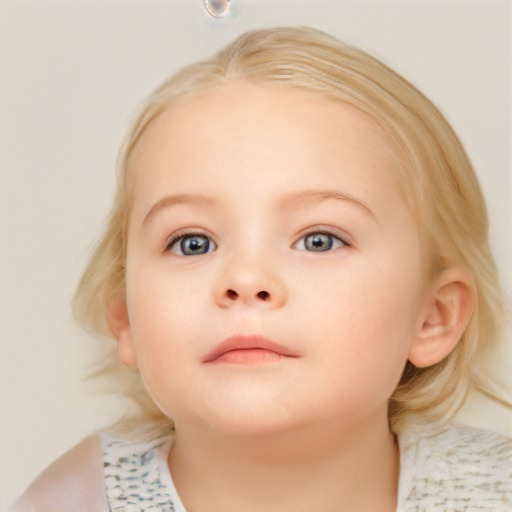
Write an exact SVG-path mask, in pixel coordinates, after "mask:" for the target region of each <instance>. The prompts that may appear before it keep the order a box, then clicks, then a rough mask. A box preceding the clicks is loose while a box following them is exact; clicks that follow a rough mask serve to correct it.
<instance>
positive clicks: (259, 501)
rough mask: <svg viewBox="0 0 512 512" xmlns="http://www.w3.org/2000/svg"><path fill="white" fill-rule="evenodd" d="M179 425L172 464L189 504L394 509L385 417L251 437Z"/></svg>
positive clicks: (394, 465) (393, 454)
mask: <svg viewBox="0 0 512 512" xmlns="http://www.w3.org/2000/svg"><path fill="white" fill-rule="evenodd" d="M176 432H177V433H176V439H175V442H174V445H173V449H172V450H171V453H170V455H169V466H170V468H171V472H172V475H173V479H174V482H175V484H176V488H177V490H178V493H179V494H180V496H181V498H182V500H183V503H184V505H185V507H186V509H187V510H188V511H189V512H201V511H204V510H212V511H215V512H235V511H236V512H256V511H258V512H260V511H261V510H265V511H266V512H282V511H283V510H294V511H297V512H299V511H301V512H302V511H304V512H306V511H307V512H309V511H318V510H322V511H336V512H341V511H343V510H347V511H351V512H355V511H367V510H372V511H382V512H384V511H392V510H395V507H396V496H397V487H398V472H399V467H398V466H399V461H398V459H399V457H398V449H397V447H396V444H395V441H394V437H393V435H392V434H391V433H390V432H389V431H388V428H387V420H386V421H385V422H384V423H383V424H377V425H376V424H371V425H364V426H363V425H360V426H359V428H356V429H353V428H351V429H350V432H347V431H346V430H345V429H343V428H342V427H340V426H339V425H321V426H318V425H315V426H312V427H309V428H303V429H300V430H298V431H294V432H292V433H290V432H287V433H280V434H272V435H261V436H251V437H250V438H249V437H245V438H244V437H234V436H224V435H222V434H218V433H215V432H205V431H204V429H201V431H200V432H199V431H195V430H194V429H193V428H186V429H182V430H181V431H180V429H179V427H177V430H176Z"/></svg>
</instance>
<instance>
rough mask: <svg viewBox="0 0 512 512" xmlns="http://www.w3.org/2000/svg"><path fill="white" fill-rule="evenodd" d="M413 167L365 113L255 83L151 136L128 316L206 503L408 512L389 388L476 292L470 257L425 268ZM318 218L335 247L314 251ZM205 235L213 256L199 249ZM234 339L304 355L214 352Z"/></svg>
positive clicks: (117, 324)
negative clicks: (465, 271)
mask: <svg viewBox="0 0 512 512" xmlns="http://www.w3.org/2000/svg"><path fill="white" fill-rule="evenodd" d="M399 165H401V162H400V158H399V156H398V152H397V151H396V149H395V146H394V141H393V140H392V139H391V138H390V137H389V135H388V134H387V133H386V132H385V131H384V130H383V129H382V128H381V127H380V126H379V125H377V124H376V123H375V122H374V121H373V120H372V119H371V118H370V117H369V116H368V115H366V114H365V113H363V112H361V111H359V110H357V109H356V108H354V107H352V106H350V105H348V104H344V103H341V102H335V101H334V100H331V99H327V98H324V97H320V96H317V95H313V94H311V93H307V92H303V91H299V90H293V89H292V90H290V89H286V90H282V89H275V88H264V87H260V86H255V85H249V84H244V83H239V84H232V85H230V86H225V87H223V88H221V89H218V90H215V91H212V92H210V93H208V94H206V95H205V96H202V97H199V98H195V99H193V100H189V101H187V102H185V103H184V104H182V105H181V106H179V107H176V108H174V109H172V110H170V111H167V112H165V113H163V114H162V115H161V116H160V117H159V118H158V119H157V120H156V121H154V122H153V124H152V125H151V126H150V127H149V128H148V130H147V131H146V132H145V134H144V135H143V137H142V139H141V140H140V142H139V144H138V146H137V148H136V149H135V151H134V154H133V156H132V160H131V166H132V170H133V171H134V172H135V173H136V176H137V177H136V184H135V194H134V202H133V208H132V212H131V217H130V225H129V231H128V247H127V264H126V283H127V287H126V302H122V303H118V304H115V305H114V306H113V307H112V312H111V325H112V326H113V331H114V332H115V333H116V335H117V338H118V341H119V353H120V356H121V358H122V360H123V361H124V362H125V363H126V364H128V365H131V366H138V368H139V369H140V371H141V374H142V376H143V379H144V382H145V384H146V387H147V388H148V391H149V392H150V394H151V395H152V397H153V398H154V400H155V402H156V403H157V404H158V405H159V406H160V408H161V409H162V410H163V411H164V412H165V414H167V415H168V416H169V417H171V418H173V420H174V422H175V425H176V440H175V443H174V446H173V449H172V451H171V453H170V456H169V465H170V468H171V472H172V475H173V478H174V480H175V483H176V487H177V489H178V492H179V494H180V496H181V498H182V500H183V502H184V504H185V506H186V507H187V510H189V511H190V512H194V511H198V510H199V511H200V510H215V511H234V510H236V511H237V512H238V511H253V510H254V511H255V510H262V509H264V510H267V511H271V512H272V511H282V510H296V511H301V510H308V511H312V510H322V511H323V510H337V511H339V510H351V511H356V510H394V509H395V507H396V494H397V481H398V473H399V468H398V450H397V447H396V444H395V440H394V437H393V435H392V434H391V433H390V432H389V429H388V420H387V402H388V399H389V397H390V396H391V394H392V392H393V390H394V388H395V387H396V385H397V383H398V380H399V378H400V375H401V373H402V370H403V367H404V365H405V363H406V361H407V359H408V358H409V359H411V360H412V361H413V362H415V364H417V365H418V366H421V365H428V364H432V362H436V361H437V360H440V359H442V358H443V357H444V356H445V355H446V354H447V353H449V351H450V350H451V349H452V348H453V346H454V345H455V343H456V339H458V335H459V331H460V329H461V328H463V326H464V325H465V319H464V317H463V315H462V318H461V315H460V312H461V311H463V312H466V311H469V309H470V305H471V304H470V303H471V300H470V298H468V297H469V296H468V293H467V292H466V288H467V287H466V286H465V281H464V278H463V275H462V274H461V272H459V271H458V270H454V271H452V272H451V273H449V272H448V273H444V274H443V276H442V277H439V278H437V279H436V281H435V282H433V283H432V282H426V281H425V279H424V276H425V272H424V268H422V259H421V254H420V245H421V244H420V239H419V230H418V227H417V225H416V223H415V220H414V218H413V216H412V215H411V213H410V211H409V210H408V208H407V206H406V203H405V201H404V199H403V196H402V193H401V190H400V188H399V186H398V183H397V182H396V178H395V177H396V175H397V173H396V169H397V167H398V166H399ZM320 191H321V192H320ZM314 232H320V233H323V234H324V235H325V236H324V235H323V238H322V239H321V241H320V242H322V243H325V244H326V245H325V246H322V248H325V247H328V245H329V243H331V242H332V244H333V246H332V248H330V249H329V250H322V251H312V250H308V247H310V246H308V244H309V243H311V242H312V241H313V237H312V236H311V233H314ZM191 234H193V235H195V236H196V238H195V239H194V240H195V242H197V243H201V244H205V243H208V244H209V250H208V252H205V253H204V254H200V253H197V254H193V255H184V254H182V253H180V250H181V248H182V244H181V242H182V240H183V236H189V237H190V236H191ZM180 237H182V238H180ZM198 237H199V238H198ZM189 240H191V239H190V238H189ZM317 242H318V240H317ZM320 245H321V243H320ZM460 304H463V307H460ZM457 305H459V306H457ZM452 306H457V307H452ZM455 310H457V311H458V313H457V314H455V313H453V311H455ZM448 324H449V325H450V326H451V327H450V329H448V328H447V326H448ZM448 330H449V331H450V335H449V336H448V335H445V333H447V332H448ZM434 334H435V336H434ZM233 335H237V336H248V335H258V336H263V337H265V338H266V339H269V340H272V341H273V342H275V343H278V344H280V345H282V346H284V347H286V353H287V356H281V357H274V356H272V354H269V353H268V352H266V353H262V352H261V351H260V352H258V353H253V354H252V355H251V354H249V353H242V352H237V353H233V354H234V355H232V357H231V358H229V357H228V358H227V359H226V360H222V361H220V362H219V361H216V362H213V363H212V362H211V361H209V360H208V355H209V354H211V352H212V350H215V348H216V347H218V345H219V343H221V342H222V341H223V340H225V339H226V338H228V337H230V336H233ZM455 338H456V339H455ZM262 354H263V355H262ZM198 489H200V490H201V492H197V491H198ZM262 507H263V508H262Z"/></svg>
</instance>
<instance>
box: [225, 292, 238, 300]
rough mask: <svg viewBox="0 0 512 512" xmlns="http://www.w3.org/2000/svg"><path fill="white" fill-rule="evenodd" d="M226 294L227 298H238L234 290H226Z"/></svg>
mask: <svg viewBox="0 0 512 512" xmlns="http://www.w3.org/2000/svg"><path fill="white" fill-rule="evenodd" d="M226 295H227V296H228V299H232V300H236V299H237V298H238V293H236V292H235V290H228V291H227V292H226Z"/></svg>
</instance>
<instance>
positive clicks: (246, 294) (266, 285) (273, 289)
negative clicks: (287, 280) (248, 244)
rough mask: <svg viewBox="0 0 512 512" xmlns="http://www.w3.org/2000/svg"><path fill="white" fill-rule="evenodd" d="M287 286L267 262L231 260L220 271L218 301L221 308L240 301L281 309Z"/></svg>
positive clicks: (249, 304) (240, 302)
mask: <svg viewBox="0 0 512 512" xmlns="http://www.w3.org/2000/svg"><path fill="white" fill-rule="evenodd" d="M286 295H287V294H286V288H285V285H284V282H283V279H282V276H280V275H279V274H278V273H277V272H276V271H275V270H273V269H271V268H269V265H268V264H267V263H266V262H265V261H259V262H255V261H247V260H246V259H245V258H238V259H237V260H232V261H230V262H229V263H228V264H227V265H226V267H225V269H224V271H223V272H222V273H221V275H220V277H219V279H218V282H217V283H216V288H215V301H216V303H217V304H218V306H220V307H221V308H229V307H233V306H235V305H237V304H239V305H245V306H250V307H262V308H266V309H278V308H280V307H282V306H283V305H284V304H285V302H286Z"/></svg>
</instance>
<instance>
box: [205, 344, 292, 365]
mask: <svg viewBox="0 0 512 512" xmlns="http://www.w3.org/2000/svg"><path fill="white" fill-rule="evenodd" d="M285 358H287V356H285V355H283V354H278V353H277V352H273V351H272V350H265V349H262V348H247V349H237V350H229V351H228V352H224V354H222V355H221V356H219V357H217V358H216V359H214V360H213V361H211V362H212V363H226V364H263V363H272V362H274V361H280V360H281V359H285Z"/></svg>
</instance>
